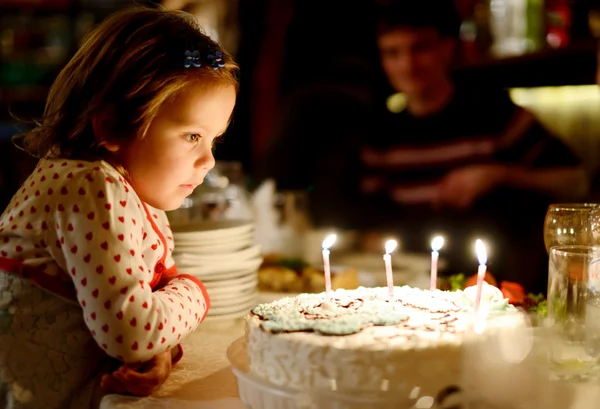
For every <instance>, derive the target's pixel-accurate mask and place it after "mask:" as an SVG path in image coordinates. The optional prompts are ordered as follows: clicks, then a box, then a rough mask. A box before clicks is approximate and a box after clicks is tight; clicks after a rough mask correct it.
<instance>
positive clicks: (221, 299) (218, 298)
mask: <svg viewBox="0 0 600 409" xmlns="http://www.w3.org/2000/svg"><path fill="white" fill-rule="evenodd" d="M230 294H231V293H221V294H213V295H209V298H210V305H214V306H222V305H234V304H243V303H244V302H246V301H249V300H250V299H252V300H254V302H255V303H257V304H259V302H258V289H257V288H251V289H250V290H246V291H241V292H240V291H236V292H235V293H234V297H231V296H230Z"/></svg>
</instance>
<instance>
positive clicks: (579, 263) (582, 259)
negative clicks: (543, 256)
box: [543, 246, 600, 380]
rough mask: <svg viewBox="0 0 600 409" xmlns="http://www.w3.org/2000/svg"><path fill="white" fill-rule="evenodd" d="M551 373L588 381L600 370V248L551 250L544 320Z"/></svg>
mask: <svg viewBox="0 0 600 409" xmlns="http://www.w3.org/2000/svg"><path fill="white" fill-rule="evenodd" d="M543 327H544V332H545V335H546V337H545V339H547V343H546V345H547V348H548V350H547V357H548V363H549V365H550V368H549V369H550V372H551V374H553V375H554V376H555V377H557V378H559V379H564V380H588V379H591V378H595V377H596V376H597V375H598V373H599V370H600V365H599V364H600V247H597V246H556V247H551V248H550V263H549V266H548V316H547V318H546V319H545V320H544V325H543Z"/></svg>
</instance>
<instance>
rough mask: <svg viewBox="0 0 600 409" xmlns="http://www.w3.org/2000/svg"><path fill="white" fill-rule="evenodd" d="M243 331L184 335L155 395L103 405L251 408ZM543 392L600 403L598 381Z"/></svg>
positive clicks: (575, 406) (213, 329)
mask: <svg viewBox="0 0 600 409" xmlns="http://www.w3.org/2000/svg"><path fill="white" fill-rule="evenodd" d="M243 333H244V324H243V320H234V321H226V322H222V323H204V324H202V325H201V326H200V327H199V329H198V330H197V331H196V332H193V333H191V334H190V335H189V336H187V337H186V338H185V340H184V341H183V343H182V344H183V348H184V356H183V358H182V360H181V361H180V362H179V363H178V364H177V365H176V366H175V367H174V369H173V372H172V373H171V376H170V377H169V379H168V381H167V382H166V383H165V384H164V385H163V386H162V387H161V388H160V389H159V390H158V391H157V392H156V393H154V394H153V395H152V396H151V397H148V398H135V397H128V396H120V395H108V396H106V397H104V399H103V400H102V403H101V406H100V409H138V408H140V409H141V408H144V409H167V408H177V409H192V408H194V409H213V408H216V407H218V408H219V409H247V407H246V406H245V405H244V404H243V403H242V402H241V400H240V399H239V396H238V392H237V383H236V379H235V376H234V374H233V373H232V372H231V369H230V364H229V361H228V360H227V356H226V351H227V348H228V346H229V345H230V344H231V343H232V342H233V341H234V340H236V339H237V338H239V337H240V336H242V335H243ZM542 395H543V397H542V400H543V401H544V402H543V407H544V408H548V409H594V408H597V407H599V406H600V404H599V403H598V402H600V383H586V384H568V383H557V382H552V383H549V384H548V386H547V388H546V389H545V390H544V392H542ZM565 395H571V396H572V399H571V404H570V406H569V405H568V406H565V404H564V401H563V402H562V403H561V401H560V399H559V398H560V397H564V396H565ZM502 409H504V408H502Z"/></svg>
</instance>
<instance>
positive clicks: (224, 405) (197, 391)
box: [100, 319, 246, 409]
mask: <svg viewBox="0 0 600 409" xmlns="http://www.w3.org/2000/svg"><path fill="white" fill-rule="evenodd" d="M243 334H244V324H243V320H242V319H239V320H234V321H225V322H221V323H217V322H215V323H209V322H207V323H203V324H201V325H200V327H198V330H197V331H195V332H192V333H191V334H189V335H188V336H187V337H186V338H185V340H184V341H183V342H182V346H183V351H184V354H183V358H182V359H181V361H180V362H179V363H178V364H177V365H175V367H174V368H173V372H172V373H171V375H170V376H169V379H168V380H167V382H165V384H164V385H163V386H162V387H161V388H160V389H159V390H158V391H156V392H155V393H154V394H153V395H152V396H151V397H148V398H134V397H128V396H121V395H108V396H105V397H104V399H103V400H102V403H101V405H100V409H137V408H144V409H147V408H152V409H166V408H178V409H187V408H194V409H198V408H200V409H202V408H206V409H208V408H215V407H218V408H220V409H246V406H245V405H244V404H243V403H242V402H241V401H240V399H239V396H238V392H237V383H236V380H235V375H234V374H233V372H231V369H230V365H229V361H228V360H227V356H226V354H225V353H226V351H227V347H228V346H229V345H230V344H231V343H232V342H233V341H234V340H236V339H237V338H239V337H241V336H242V335H243Z"/></svg>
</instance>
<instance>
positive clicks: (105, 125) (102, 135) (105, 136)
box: [91, 106, 121, 153]
mask: <svg viewBox="0 0 600 409" xmlns="http://www.w3.org/2000/svg"><path fill="white" fill-rule="evenodd" d="M114 112H115V110H114V107H113V106H109V107H107V108H105V109H103V110H102V111H100V112H99V113H97V114H96V115H94V116H93V117H92V121H91V122H92V130H93V131H94V136H96V140H97V141H98V146H102V147H103V148H104V149H106V150H107V151H109V152H113V153H115V152H117V151H119V149H121V145H120V144H119V143H117V142H116V141H117V140H118V139H117V134H116V132H115V126H114V125H115V122H116V116H115V115H114Z"/></svg>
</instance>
